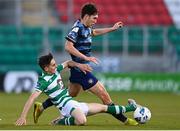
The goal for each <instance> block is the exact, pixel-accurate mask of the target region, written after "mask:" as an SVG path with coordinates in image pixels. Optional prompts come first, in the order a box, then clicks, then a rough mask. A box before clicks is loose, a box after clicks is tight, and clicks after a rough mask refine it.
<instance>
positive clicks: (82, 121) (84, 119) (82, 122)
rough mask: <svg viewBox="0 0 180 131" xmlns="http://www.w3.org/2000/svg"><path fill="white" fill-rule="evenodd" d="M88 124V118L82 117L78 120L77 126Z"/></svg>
mask: <svg viewBox="0 0 180 131" xmlns="http://www.w3.org/2000/svg"><path fill="white" fill-rule="evenodd" d="M86 122H87V119H86V117H80V118H78V119H76V125H85V124H86Z"/></svg>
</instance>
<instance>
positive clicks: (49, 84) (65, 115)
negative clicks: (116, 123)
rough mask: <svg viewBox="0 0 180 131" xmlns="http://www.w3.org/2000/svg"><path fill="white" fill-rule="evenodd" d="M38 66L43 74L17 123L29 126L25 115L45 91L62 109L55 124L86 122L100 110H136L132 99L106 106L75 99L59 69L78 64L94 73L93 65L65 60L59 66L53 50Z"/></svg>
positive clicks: (115, 111)
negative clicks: (125, 102) (88, 117)
mask: <svg viewBox="0 0 180 131" xmlns="http://www.w3.org/2000/svg"><path fill="white" fill-rule="evenodd" d="M39 66H40V67H41V68H42V70H43V72H42V75H41V76H40V77H39V79H38V84H37V86H36V88H35V91H34V92H33V93H32V94H31V96H30V97H29V99H28V100H27V102H26V104H25V106H24V109H23V111H22V113H21V116H20V118H19V119H17V121H16V123H15V124H16V125H18V126H21V125H26V117H27V114H28V111H29V109H30V107H31V106H32V104H33V102H34V101H35V99H36V98H37V97H38V96H39V95H40V94H41V93H42V92H44V93H45V94H46V95H47V96H48V97H50V98H51V101H52V102H53V104H54V105H55V106H56V107H57V108H58V109H59V111H60V112H61V114H62V116H61V117H58V119H56V120H54V121H53V122H52V124H53V125H84V124H85V123H86V121H87V119H86V116H88V115H94V114H97V113H109V114H122V113H125V112H130V111H135V109H136V108H137V104H136V102H135V101H132V100H131V101H130V102H129V104H128V105H127V106H119V105H111V106H110V105H109V106H107V105H103V104H98V103H80V102H77V101H75V100H73V99H72V97H71V96H70V95H69V93H68V91H67V88H65V87H64V85H63V82H62V79H61V75H60V72H61V71H62V70H63V69H64V68H66V67H78V68H79V69H80V70H81V71H82V72H83V73H84V74H86V73H88V72H91V71H92V68H91V67H90V66H89V65H87V64H80V63H76V62H74V61H66V62H64V63H62V64H60V65H57V64H56V61H55V60H54V58H53V56H52V54H51V53H49V54H48V55H44V56H41V57H40V58H39Z"/></svg>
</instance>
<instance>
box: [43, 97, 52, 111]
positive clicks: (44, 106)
mask: <svg viewBox="0 0 180 131" xmlns="http://www.w3.org/2000/svg"><path fill="white" fill-rule="evenodd" d="M52 105H53V103H52V101H51V99H50V98H48V99H46V101H44V102H43V103H42V106H43V108H44V109H46V108H48V107H50V106H52Z"/></svg>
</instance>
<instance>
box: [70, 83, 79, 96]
mask: <svg viewBox="0 0 180 131" xmlns="http://www.w3.org/2000/svg"><path fill="white" fill-rule="evenodd" d="M81 88H82V86H81V85H80V84H78V83H72V82H69V87H68V91H69V95H70V96H72V97H76V96H77V95H78V94H79V92H80V90H81Z"/></svg>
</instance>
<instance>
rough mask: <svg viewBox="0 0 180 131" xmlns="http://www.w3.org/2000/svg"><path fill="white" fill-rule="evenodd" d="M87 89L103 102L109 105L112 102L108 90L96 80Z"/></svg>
mask: <svg viewBox="0 0 180 131" xmlns="http://www.w3.org/2000/svg"><path fill="white" fill-rule="evenodd" d="M88 91H90V92H92V93H93V94H95V95H96V96H97V97H99V98H100V99H101V101H102V102H103V104H105V105H109V104H111V103H112V100H111V97H110V96H109V94H108V92H107V91H106V89H105V88H104V86H103V85H102V84H101V83H100V82H99V81H98V82H97V83H96V84H95V85H94V86H93V87H91V88H90V89H89V90H88Z"/></svg>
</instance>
